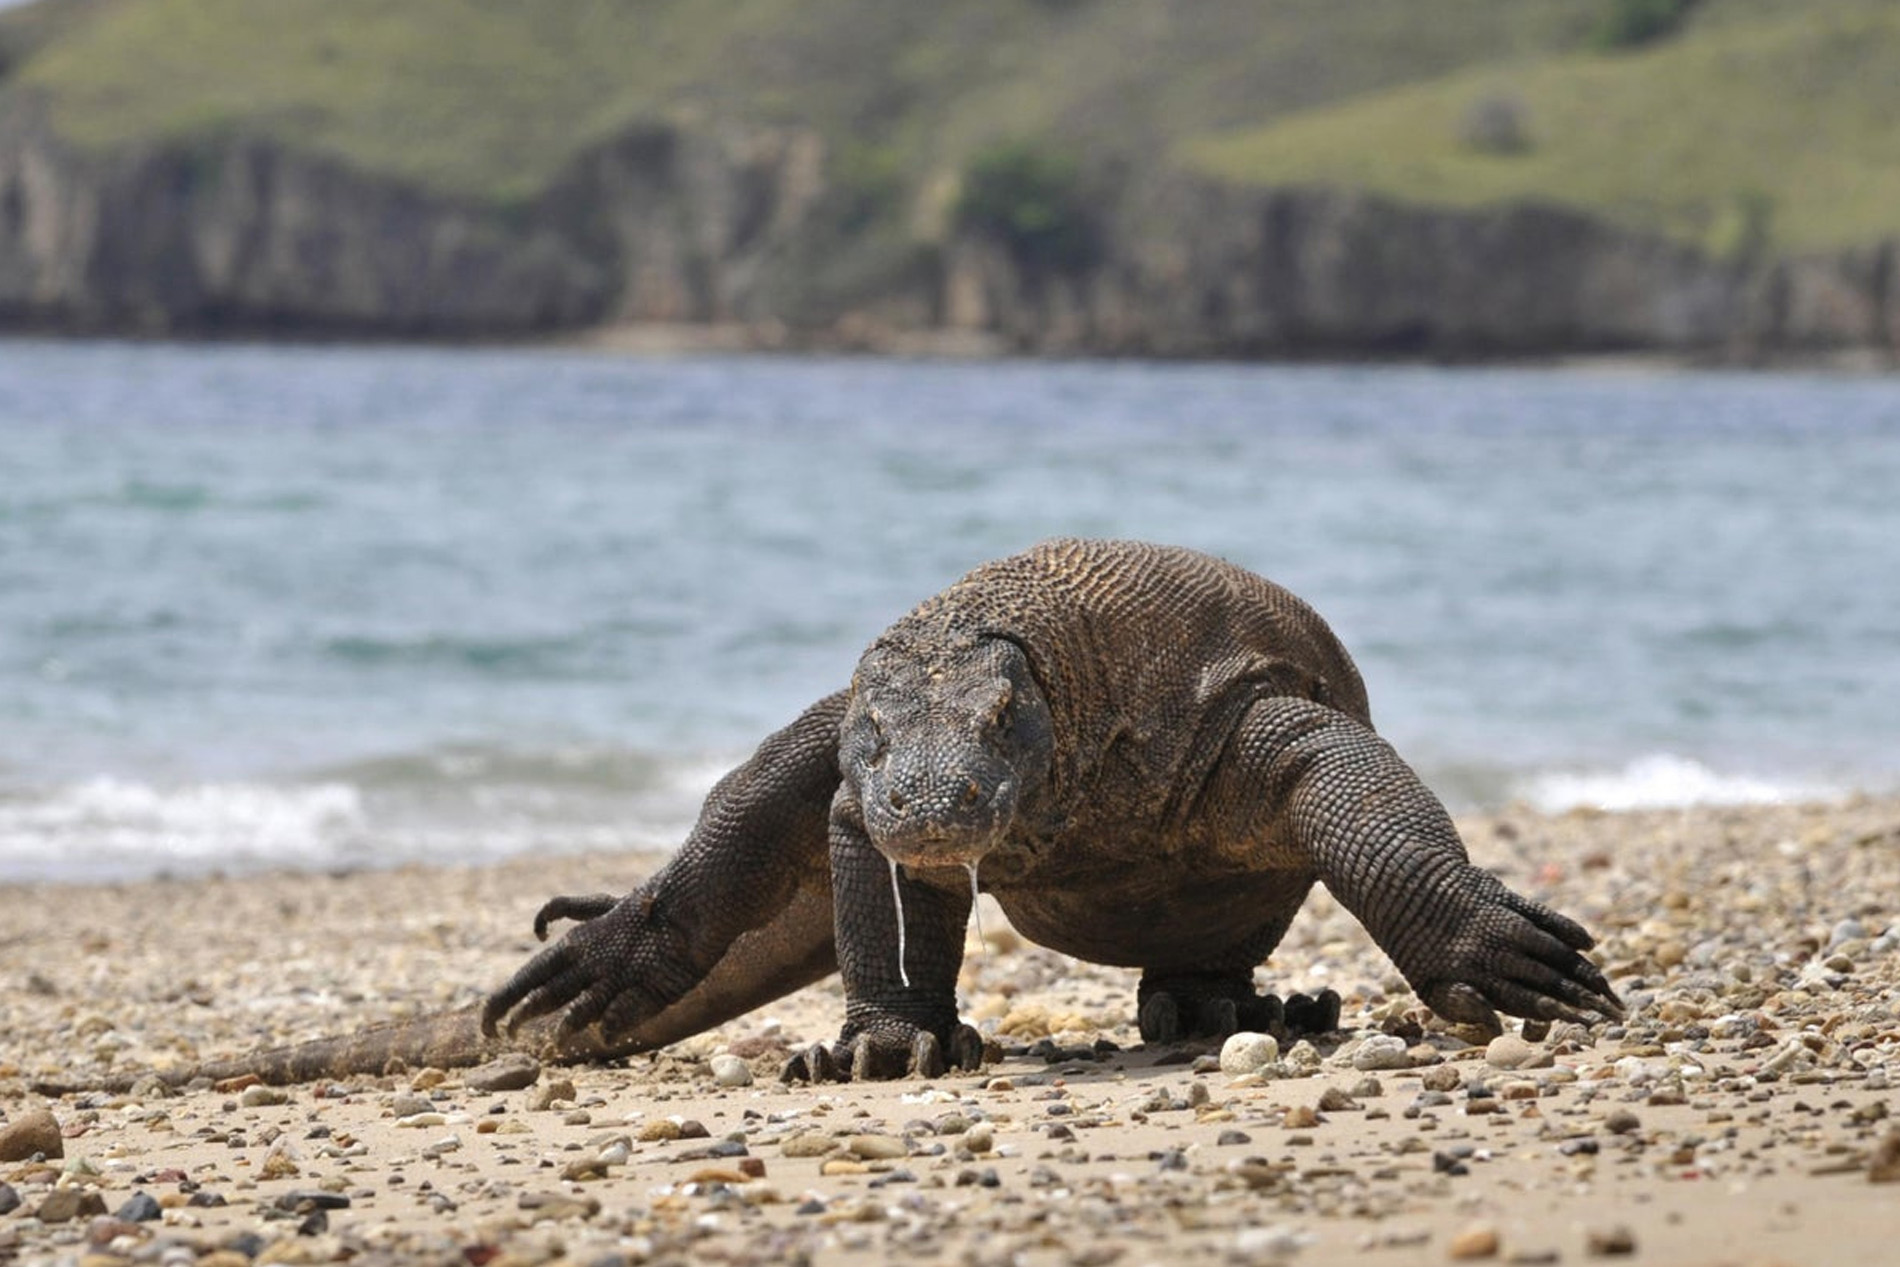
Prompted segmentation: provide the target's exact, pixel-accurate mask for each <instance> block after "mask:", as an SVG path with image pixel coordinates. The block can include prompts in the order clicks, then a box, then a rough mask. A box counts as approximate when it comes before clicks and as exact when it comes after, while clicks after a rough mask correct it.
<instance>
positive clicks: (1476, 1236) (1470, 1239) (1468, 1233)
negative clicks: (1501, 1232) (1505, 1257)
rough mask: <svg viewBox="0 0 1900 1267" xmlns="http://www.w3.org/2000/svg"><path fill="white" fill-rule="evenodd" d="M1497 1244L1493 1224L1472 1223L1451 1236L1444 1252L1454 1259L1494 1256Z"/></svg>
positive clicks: (1495, 1230) (1496, 1252)
mask: <svg viewBox="0 0 1900 1267" xmlns="http://www.w3.org/2000/svg"><path fill="white" fill-rule="evenodd" d="M1499 1244H1500V1241H1499V1238H1498V1229H1497V1227H1496V1225H1495V1224H1491V1223H1473V1224H1471V1225H1470V1226H1469V1227H1466V1228H1463V1229H1462V1230H1460V1231H1459V1232H1458V1233H1457V1234H1456V1235H1454V1236H1453V1237H1452V1238H1451V1241H1450V1243H1449V1244H1448V1245H1446V1247H1445V1252H1446V1254H1447V1256H1449V1257H1451V1258H1454V1259H1470V1258H1496V1257H1497V1255H1498V1246H1499Z"/></svg>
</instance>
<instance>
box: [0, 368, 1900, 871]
mask: <svg viewBox="0 0 1900 1267" xmlns="http://www.w3.org/2000/svg"><path fill="white" fill-rule="evenodd" d="M1897 493H1900V381H1895V380H1889V379H1864V378H1847V379H1834V378H1824V377H1804V376H1792V375H1721V376H1716V375H1666V376H1664V375H1658V376H1610V375H1601V374H1598V375H1590V374H1577V373H1557V372H1533V371H1496V370H1436V369H1389V370H1387V369H1356V368H1355V369H1346V368H1284V367H1241V366H1163V365H1145V364H1106V365H1104V364H1040V363H1003V364H916V363H905V362H890V361H866V360H826V359H727V358H708V359H685V360H627V359H617V358H611V357H607V356H599V355H588V354H579V353H564V352H550V351H520V350H388V349H375V350H371V349H357V348H290V347H271V348H256V347H242V346H235V347H175V346H163V345H139V346H124V345H113V344H92V345H87V344H48V343H37V342H24V343H11V344H4V343H0V878H21V877H79V876H99V875H135V874H148V873H151V872H154V871H158V870H166V869H169V870H199V869H204V868H207V867H212V866H219V867H244V866H254V865H259V864H286V865H296V866H334V865H353V864H358V863H381V862H394V861H400V860H404V859H411V858H446V857H473V856H491V855H494V854H498V853H504V852H510V851H518V850H524V849H534V848H562V849H566V848H579V847H590V846H605V845H618V844H650V843H666V842H670V841H672V840H675V839H677V837H678V835H679V833H680V832H681V830H682V829H683V827H684V825H685V824H686V823H687V822H689V821H690V818H691V815H692V812H693V810H694V808H695V806H696V803H697V798H698V796H699V795H700V794H702V793H703V791H704V789H705V788H706V787H707V786H708V785H709V784H710V782H711V780H712V778H713V777H714V776H715V775H716V774H717V773H718V772H719V771H720V770H721V769H723V768H724V767H725V766H726V765H727V764H729V763H730V762H731V761H732V760H734V759H735V758H737V757H738V756H740V755H743V753H744V752H746V751H747V750H748V749H749V748H750V747H751V745H752V744H754V743H756V742H757V740H758V739H759V738H760V737H761V736H762V735H763V734H764V733H765V732H767V731H768V730H770V729H771V728H773V727H774V726H776V725H779V724H781V723H783V722H784V721H786V720H789V719H790V717H791V716H792V715H793V714H794V713H795V712H796V711H797V710H798V709H799V708H800V707H801V706H802V705H804V704H805V703H807V702H808V701H810V700H811V699H813V698H816V697H817V696H818V695H820V694H822V693H824V692H826V691H828V690H831V689H833V688H834V687H836V686H838V685H841V684H842V683H843V682H844V681H845V680H846V678H847V677H848V675H849V673H850V671H851V667H852V664H853V663H854V661H855V659H856V656H857V652H858V650H859V649H860V648H861V647H862V646H863V644H864V643H866V642H867V641H868V640H869V639H870V638H871V637H872V636H873V635H874V634H875V633H876V632H877V631H878V630H879V629H880V628H881V627H882V626H883V625H884V624H885V623H886V622H888V621H889V620H890V619H892V618H894V617H895V616H897V615H898V614H900V613H901V612H902V611H904V610H905V609H906V608H908V607H909V606H910V605H911V604H912V603H914V602H915V601H916V600H918V599H919V598H922V597H923V596H925V595H927V594H929V593H931V592H932V591H934V590H936V589H938V588H940V587H941V586H942V585H944V584H945V583H947V582H948V581H950V580H952V579H953V578H954V577H955V576H956V575H958V574H959V573H960V572H961V571H963V570H964V569H966V568H967V567H969V566H971V565H972V564H975V563H977V562H979V561H981V560H983V559H985V558H988V557H992V556H995V555H998V554H1002V553H1007V552H1010V551H1012V550H1015V549H1018V548H1021V547H1023V546H1025V545H1027V544H1029V543H1031V542H1033V541H1035V540H1037V539H1039V538H1042V537H1046V536H1051V535H1056V534H1100V535H1124V536H1137V537H1147V538H1153V539H1157V540H1166V541H1173V542H1179V543H1182V544H1187V545H1193V546H1198V547H1201V548H1204V549H1208V550H1211V551H1214V552H1217V553H1220V554H1224V555H1226V556H1228V557H1230V558H1232V559H1234V560H1236V561H1238V562H1241V563H1243V564H1245V565H1247V566H1249V567H1252V568H1254V569H1256V570H1258V571H1260V572H1263V573H1265V574H1266V575H1269V576H1271V577H1273V578H1275V579H1276V580H1279V581H1281V582H1282V583H1284V584H1286V585H1288V586H1290V587H1291V588H1293V589H1294V590H1296V591H1298V592H1299V593H1301V594H1303V595H1305V596H1306V597H1307V598H1308V599H1310V600H1311V601H1312V602H1313V603H1314V604H1315V605H1316V606H1318V607H1319V609H1320V610H1321V611H1322V612H1323V613H1325V614H1326V615H1327V617H1328V618H1329V619H1330V620H1331V621H1332V622H1333V624H1334V626H1335V627H1336V628H1337V629H1338V630H1339V632H1340V634H1341V636H1342V637H1343V638H1344V639H1345V641H1346V642H1347V644H1348V646H1350V647H1351V648H1352V650H1353V651H1354V653H1355V654H1356V655H1357V657H1358V659H1359V662H1360V666H1361V668H1362V670H1363V671H1364V673H1365V676H1366V679H1367V683H1368V686H1369V688H1370V690H1371V694H1372V704H1373V715H1374V718H1375V720H1376V721H1377V722H1378V723H1379V725H1380V728H1381V730H1382V731H1384V732H1385V733H1386V735H1387V736H1388V737H1390V738H1391V739H1392V740H1393V741H1394V742H1395V743H1396V744H1397V745H1398V746H1399V748H1400V750H1401V751H1402V752H1404V753H1405V754H1407V755H1408V756H1409V757H1410V758H1411V759H1412V760H1413V761H1414V763H1415V764H1416V765H1418V766H1419V767H1420V769H1421V770H1422V771H1423V772H1424V773H1425V774H1426V776H1427V778H1428V779H1429V780H1431V781H1432V782H1433V783H1434V784H1435V785H1436V786H1437V787H1438V788H1439V789H1440V790H1441V792H1443V793H1444V794H1445V796H1446V797H1447V799H1449V800H1451V801H1452V802H1453V803H1454V804H1456V805H1463V806H1469V805H1474V804H1492V803H1497V802H1500V801H1503V800H1506V799H1510V798H1514V797H1523V798H1527V799H1530V800H1532V801H1535V802H1539V803H1543V804H1550V805H1555V804H1565V803H1572V802H1576V801H1581V800H1597V801H1600V802H1603V803H1607V804H1627V803H1634V802H1663V803H1667V802H1671V801H1687V800H1691V799H1698V798H1718V799H1720V798H1727V799H1747V798H1758V797H1773V796H1788V795H1806V794H1813V793H1828V792H1834V791H1841V790H1847V789H1854V788H1864V789H1871V790H1888V789H1892V788H1894V787H1896V786H1900V742H1897V741H1900V722H1896V720H1895V708H1896V704H1900V585H1897V582H1900V567H1896V561H1900V495H1897Z"/></svg>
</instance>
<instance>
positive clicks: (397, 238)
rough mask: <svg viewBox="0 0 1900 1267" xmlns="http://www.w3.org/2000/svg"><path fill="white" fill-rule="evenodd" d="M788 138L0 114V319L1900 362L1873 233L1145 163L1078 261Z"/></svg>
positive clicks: (820, 147) (134, 326) (672, 129)
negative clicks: (1707, 240)
mask: <svg viewBox="0 0 1900 1267" xmlns="http://www.w3.org/2000/svg"><path fill="white" fill-rule="evenodd" d="M848 201H849V200H848V199H845V198H842V197H840V196H839V191H838V190H837V189H836V188H834V187H833V184H832V183H831V180H830V178H829V176H828V167H827V153H826V147H825V144H824V142H823V140H822V139H821V138H820V137H819V136H818V135H817V134H816V133H813V132H811V131H809V130H805V129H800V128H794V127H781V128H750V129H742V128H723V129H722V128H713V127H710V126H708V127H700V128H690V127H685V126H681V125H679V124H676V123H670V122H655V123H649V124H644V125H641V126H638V127H634V128H631V129H629V130H628V131H626V132H625V133H623V134H621V135H620V136H618V137H616V138H614V139H612V140H610V141H609V142H607V143H605V144H603V145H600V146H597V147H595V148H594V149H592V150H590V151H588V152H586V153H585V154H583V155H581V156H580V157H579V158H578V159H576V160H575V161H574V162H573V163H572V164H570V165H569V167H568V168H567V170H566V171H565V172H564V173H563V174H562V175H561V176H560V178H559V179H557V180H556V181H555V182H554V183H553V184H552V185H551V186H550V187H549V189H548V190H547V191H546V192H545V193H544V194H543V195H541V196H540V197H539V198H537V199H535V200H534V201H532V202H530V203H526V204H521V205H515V206H509V207H499V206H496V205H493V204H488V203H483V202H479V201H475V200H467V199H456V198H452V197H448V196H444V195H441V194H436V193H431V192H427V191H423V190H419V189H416V188H413V187H410V186H407V185H404V184H402V183H401V182H399V181H396V180H393V179H390V178H387V177H382V176H378V175H374V174H368V173H364V172H361V171H358V170H356V169H353V168H351V167H349V166H348V165H347V164H344V163H342V162H341V161H339V160H336V159H333V158H329V157H326V156H323V155H318V154H311V153H306V152H299V151H294V150H290V149H286V148H284V147H282V146H280V145H276V144H273V143H270V142H266V141H262V140H258V139H247V138H242V137H236V138H228V139H221V140H211V139H206V140H199V141H194V142H191V143H188V144H187V143H178V144H172V145H166V146H159V147H153V148H150V149H141V150H136V151H124V152H117V153H110V154H97V153H92V152H88V151H84V150H81V149H79V148H76V147H74V146H71V145H69V144H67V143H65V142H64V141H63V140H62V139H61V138H59V137H58V136H57V135H56V134H55V132H54V130H53V129H52V128H51V126H50V125H49V124H48V122H47V120H46V118H45V115H44V113H43V112H42V111H41V110H39V109H37V108H36V107H35V106H34V104H33V103H32V102H31V101H30V100H27V99H23V98H20V97H18V96H15V97H14V98H12V99H10V100H9V101H8V102H6V103H5V104H4V105H0V323H4V324H5V325H6V326H8V327H11V328H14V329H50V330H64V331H75V332H94V333H180V334H192V333H221V332H239V333H263V334H310V333H317V334H322V333H334V334H351V335H364V336H377V337H469V336H520V335H526V334H535V333H546V332H553V331H562V330H576V329H582V328H586V327H590V326H596V325H603V324H615V323H645V322H662V323H679V324H686V325H693V324H706V323H717V324H720V325H723V326H728V327H734V326H736V327H740V328H743V329H746V330H748V331H751V332H754V333H755V334H756V339H755V341H756V342H759V343H763V344H771V345H774V346H779V345H791V346H798V345H818V346H826V345H829V346H836V345H847V346H862V347H871V348H877V347H888V346H899V345H902V343H903V341H904V340H905V339H906V338H908V337H912V336H916V335H918V334H929V333H936V334H944V333H950V334H958V335H963V336H969V337H971V338H973V339H979V340H985V341H988V342H989V343H990V344H992V345H998V346H1003V347H1007V348H1013V349H1016V350H1020V351H1024V352H1032V353H1075V354H1140V355H1154V356H1235V357H1254V356H1301V355H1345V356H1379V355H1395V354H1396V355H1422V356H1449V357H1512V356H1532V355H1550V354H1565V353H1574V352H1593V351H1609V350H1638V351H1655V352H1667V353H1677V354H1684V355H1691V356H1700V357H1706V358H1710V359H1722V360H1747V359H1752V358H1756V357H1760V356H1764V355H1775V354H1779V353H1813V352H1833V351H1840V350H1846V349H1872V350H1875V351H1878V352H1879V353H1881V354H1883V355H1887V356H1893V355H1900V246H1896V244H1895V243H1893V242H1889V243H1886V244H1882V245H1876V246H1873V247H1869V248H1866V249H1862V250H1855V251H1846V252H1839V253H1835V254H1829V255H1815V256H1807V257H1799V258H1784V259H1767V260H1759V261H1755V262H1738V261H1732V260H1730V261H1724V260H1718V259H1714V258H1711V257H1709V256H1707V255H1704V254H1702V253H1699V252H1697V251H1695V250H1692V249H1690V248H1688V247H1685V246H1682V245H1680V244H1677V243H1674V242H1670V241H1666V240H1663V239H1660V238H1655V237H1648V236H1644V235H1640V234H1634V233H1630V232H1627V231H1624V230H1622V229H1619V228H1617V227H1614V226H1611V225H1609V224H1607V223H1605V222H1603V221H1600V220H1595V219H1592V218H1590V217H1587V216H1584V215H1580V214H1578V213H1576V212H1573V211H1569V210H1566V209H1563V208H1559V207H1554V206H1543V205H1536V204H1518V205H1513V206H1508V207H1500V208H1495V209H1485V210H1476V211H1451V210H1441V209H1433V208H1422V207H1416V206H1409V205H1403V204H1399V203H1395V202H1392V201H1390V200H1386V199H1382V198H1377V197H1373V196H1369V195H1364V194H1356V193H1351V192H1342V191H1331V190H1302V189H1281V190H1252V189H1237V188H1232V187H1226V186H1221V185H1218V184H1215V183H1212V182H1209V181H1206V180H1202V179H1198V178H1194V177H1189V176H1183V175H1178V174H1172V173H1155V172H1149V173H1142V174H1140V175H1139V176H1138V177H1128V178H1124V179H1122V180H1120V181H1119V182H1117V183H1116V184H1115V185H1114V187H1113V188H1112V189H1110V190H1108V191H1107V192H1106V193H1105V194H1104V195H1103V196H1102V197H1101V198H1100V200H1099V202H1098V205H1097V208H1096V214H1097V216H1098V217H1099V223H1098V224H1097V225H1096V226H1095V232H1096V240H1097V249H1095V250H1094V251H1093V252H1092V253H1091V255H1090V256H1089V258H1088V259H1087V260H1086V261H1083V262H1078V261H1075V260H1066V261H1063V262H1062V263H1061V264H1059V265H1050V264H1043V263H1038V262H1037V261H1036V260H1035V259H1033V258H1025V257H1024V256H1023V255H1022V254H1021V253H1019V252H1016V251H1012V250H1011V249H1010V248H1009V246H1008V245H1006V244H1004V243H1001V242H998V241H994V240H990V239H987V238H985V237H983V236H981V235H980V234H977V233H974V232H969V231H962V232H951V233H949V234H948V235H947V236H946V237H945V238H944V239H943V240H940V241H931V242H923V241H914V240H895V239H893V237H892V235H891V233H890V232H889V228H888V225H887V226H885V229H884V230H883V231H882V232H872V231H867V230H864V229H862V228H861V227H860V226H859V225H858V224H857V223H856V222H855V221H854V220H852V219H851V218H850V217H849V214H848Z"/></svg>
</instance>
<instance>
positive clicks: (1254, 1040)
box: [1220, 1030, 1280, 1075]
mask: <svg viewBox="0 0 1900 1267" xmlns="http://www.w3.org/2000/svg"><path fill="white" fill-rule="evenodd" d="M1279 1058H1280V1043H1279V1040H1278V1039H1276V1038H1274V1036H1273V1035H1271V1034H1256V1033H1253V1032H1251V1031H1247V1030H1242V1031H1241V1032H1240V1033H1238V1034H1231V1035H1229V1036H1228V1038H1227V1041H1226V1042H1224V1043H1222V1044H1221V1046H1220V1071H1221V1072H1222V1073H1225V1074H1230V1075H1237V1074H1243V1073H1255V1072H1257V1071H1258V1070H1259V1069H1260V1067H1261V1066H1262V1065H1267V1064H1271V1063H1273V1062H1274V1061H1276V1060H1278V1059H1279Z"/></svg>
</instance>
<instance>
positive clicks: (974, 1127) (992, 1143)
mask: <svg viewBox="0 0 1900 1267" xmlns="http://www.w3.org/2000/svg"><path fill="white" fill-rule="evenodd" d="M961 1144H962V1146H963V1147H964V1148H967V1149H969V1150H970V1152H972V1153H987V1152H989V1151H990V1149H992V1148H994V1147H996V1128H995V1127H993V1126H991V1125H990V1124H989V1123H988V1122H973V1123H971V1125H970V1129H969V1130H967V1131H965V1132H963V1139H962V1141H961Z"/></svg>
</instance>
